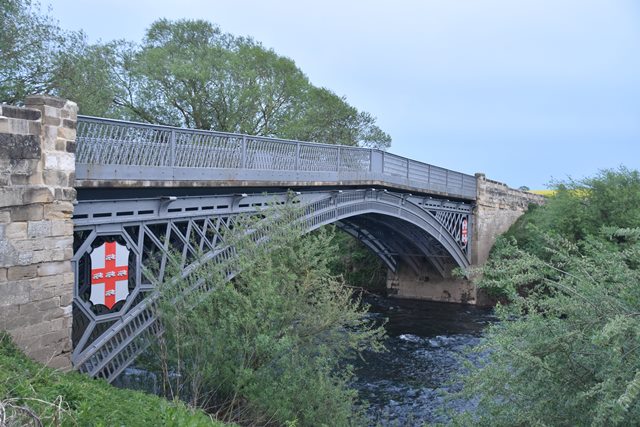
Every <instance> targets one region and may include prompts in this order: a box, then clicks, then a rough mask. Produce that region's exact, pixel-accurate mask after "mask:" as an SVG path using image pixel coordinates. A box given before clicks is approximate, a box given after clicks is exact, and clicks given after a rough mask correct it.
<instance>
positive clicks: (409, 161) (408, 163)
mask: <svg viewBox="0 0 640 427" xmlns="http://www.w3.org/2000/svg"><path fill="white" fill-rule="evenodd" d="M410 164H411V160H409V159H407V181H409V165H410Z"/></svg>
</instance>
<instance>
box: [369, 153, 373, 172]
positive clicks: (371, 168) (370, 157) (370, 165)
mask: <svg viewBox="0 0 640 427" xmlns="http://www.w3.org/2000/svg"><path fill="white" fill-rule="evenodd" d="M369 172H373V148H369Z"/></svg>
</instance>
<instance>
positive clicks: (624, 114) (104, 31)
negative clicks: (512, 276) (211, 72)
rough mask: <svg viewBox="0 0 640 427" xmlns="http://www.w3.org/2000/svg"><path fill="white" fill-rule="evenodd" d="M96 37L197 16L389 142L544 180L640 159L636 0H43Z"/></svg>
mask: <svg viewBox="0 0 640 427" xmlns="http://www.w3.org/2000/svg"><path fill="white" fill-rule="evenodd" d="M42 2H43V3H44V4H47V3H50V4H51V6H52V13H53V15H54V17H55V18H57V19H58V20H59V21H60V24H61V26H62V27H63V28H66V29H72V30H76V29H82V30H84V31H85V32H86V34H87V35H88V37H89V39H90V41H97V40H99V39H101V40H103V41H108V40H112V39H117V38H125V39H128V40H133V41H140V40H141V39H142V37H143V36H144V32H145V29H146V28H147V27H148V26H149V25H150V24H151V23H152V22H153V21H154V20H156V19H158V18H163V17H164V18H169V19H180V18H192V19H193V18H202V19H206V20H209V21H212V22H214V23H216V24H218V25H219V26H220V27H221V28H222V30H223V31H225V32H229V33H232V34H235V35H248V36H252V37H253V38H254V39H256V40H258V41H261V42H262V43H263V44H264V45H265V46H266V47H269V48H273V49H274V50H275V51H276V52H277V53H279V54H281V55H284V56H288V57H290V58H292V59H293V60H294V61H295V62H296V63H297V65H298V66H299V67H300V68H301V69H302V71H303V72H304V73H305V74H306V75H307V76H308V77H309V79H310V80H311V82H312V83H313V84H315V85H316V86H324V87H327V88H329V89H331V90H332V91H334V92H335V93H337V94H338V95H341V96H342V95H344V96H346V98H347V101H348V102H349V103H350V104H352V105H354V106H355V107H357V108H358V109H360V110H363V111H368V112H370V113H371V114H373V115H374V116H376V117H377V118H378V124H379V125H380V127H381V128H382V129H383V130H385V131H386V132H388V133H389V134H390V135H391V137H392V138H393V143H392V146H391V149H390V151H391V152H393V153H396V154H400V155H404V156H408V157H412V158H414V159H417V160H421V161H424V162H428V163H432V164H436V165H439V166H444V167H448V168H451V169H455V170H459V171H462V172H467V173H475V172H485V173H486V174H487V176H488V177H490V178H493V179H496V180H500V181H504V182H506V183H508V184H509V185H511V186H513V187H519V186H521V185H526V186H529V187H530V188H544V187H545V185H546V184H547V183H549V182H550V180H551V179H565V178H566V177H567V176H572V177H574V178H581V177H584V176H590V175H593V174H594V173H596V172H597V171H598V170H599V169H602V168H615V167H617V166H620V165H626V166H628V167H630V168H634V169H638V168H640V1H638V0H468V1H462V0H424V1H417V0H416V1H408V0H393V1H391V0H388V1H376V0H370V1H365V0H362V1H360V0H352V1H348V0H341V1H338V0H316V1H312V2H310V1H302V0H297V1H296V0H276V1H266V0H262V1H260V0H256V1H249V0H244V1H243V0H225V1H218V0H209V1H205V0H180V1H162V0H153V1H150V0H127V1H123V0H108V1H103V0H100V1H98V0H84V1H78V0H74V1H72V0H50V1H47V0H43V1H42Z"/></svg>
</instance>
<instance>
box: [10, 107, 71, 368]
mask: <svg viewBox="0 0 640 427" xmlns="http://www.w3.org/2000/svg"><path fill="white" fill-rule="evenodd" d="M77 110H78V108H77V106H76V104H75V103H73V102H71V101H67V100H65V99H60V98H54V97H49V96H40V95H38V96H30V97H28V98H27V99H26V100H25V107H15V106H9V105H0V330H5V331H8V332H9V333H10V334H11V335H12V336H13V338H14V340H15V341H16V343H17V344H18V345H19V346H20V347H21V348H22V349H23V350H24V351H25V352H26V353H27V354H28V355H29V356H31V357H32V358H34V359H36V360H38V361H40V362H44V363H47V364H48V365H49V366H52V367H56V368H62V369H68V368H70V367H71V361H70V354H71V323H72V320H71V302H72V298H73V284H74V277H73V272H72V267H71V258H72V256H73V221H72V214H73V204H74V202H75V200H76V190H75V189H74V188H73V183H74V178H75V155H74V151H75V137H76V122H77Z"/></svg>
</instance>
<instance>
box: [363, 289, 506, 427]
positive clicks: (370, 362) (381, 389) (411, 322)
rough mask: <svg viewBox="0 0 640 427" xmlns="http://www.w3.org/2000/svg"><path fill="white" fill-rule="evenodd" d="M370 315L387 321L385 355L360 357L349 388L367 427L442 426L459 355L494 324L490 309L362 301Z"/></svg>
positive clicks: (459, 405)
mask: <svg viewBox="0 0 640 427" xmlns="http://www.w3.org/2000/svg"><path fill="white" fill-rule="evenodd" d="M365 302H366V303H368V304H369V305H370V306H371V307H370V310H369V311H370V316H371V317H372V318H374V319H375V320H376V321H380V322H383V321H384V319H387V323H386V325H385V328H386V330H387V335H388V337H387V339H386V343H385V346H386V347H387V349H388V351H387V352H384V353H365V354H364V360H363V361H360V362H358V363H357V366H356V371H355V373H356V380H355V384H354V386H355V387H356V388H357V389H358V390H359V392H360V397H361V399H362V400H363V402H362V406H363V408H364V410H365V412H366V414H367V417H368V419H369V421H370V425H372V426H422V425H424V424H425V423H430V422H443V421H446V418H445V417H443V415H442V414H441V413H440V411H441V410H442V409H443V407H444V405H446V404H448V405H454V406H455V408H453V409H460V408H462V407H467V406H469V405H472V403H471V402H456V403H455V404H452V403H451V402H449V403H445V400H444V399H443V398H442V392H444V391H447V390H448V387H450V386H449V382H450V380H451V379H452V376H453V374H454V373H456V372H457V371H459V369H460V363H459V361H458V356H459V355H464V354H465V350H467V349H469V348H471V347H472V346H475V345H477V344H478V343H479V341H480V336H481V334H482V330H483V329H484V328H485V327H486V326H487V324H488V323H490V322H492V321H493V320H494V317H493V316H492V315H491V310H490V309H485V308H478V307H474V306H466V305H456V304H448V303H438V302H427V301H414V300H398V299H387V298H383V297H367V298H366V300H365Z"/></svg>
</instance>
